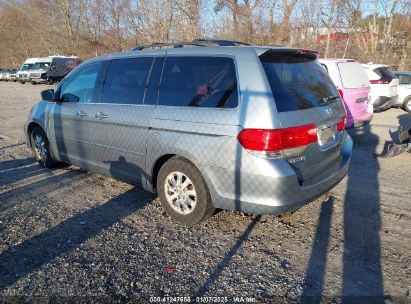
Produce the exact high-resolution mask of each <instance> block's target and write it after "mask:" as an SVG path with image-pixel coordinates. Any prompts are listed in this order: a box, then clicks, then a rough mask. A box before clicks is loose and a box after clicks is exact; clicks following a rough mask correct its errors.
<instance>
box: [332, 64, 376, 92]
mask: <svg viewBox="0 0 411 304" xmlns="http://www.w3.org/2000/svg"><path fill="white" fill-rule="evenodd" d="M338 69H339V70H340V76H341V82H342V85H343V87H344V88H346V89H357V88H363V87H369V86H370V81H369V80H368V76H367V73H366V72H365V70H364V68H363V67H362V66H361V65H360V64H359V63H358V62H356V61H347V62H340V63H338Z"/></svg>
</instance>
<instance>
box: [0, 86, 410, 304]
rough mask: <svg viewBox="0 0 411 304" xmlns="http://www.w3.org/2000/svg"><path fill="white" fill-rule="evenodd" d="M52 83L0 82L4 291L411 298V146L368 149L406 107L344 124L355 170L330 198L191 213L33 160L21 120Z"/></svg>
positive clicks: (27, 295)
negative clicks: (188, 218)
mask: <svg viewBox="0 0 411 304" xmlns="http://www.w3.org/2000/svg"><path fill="white" fill-rule="evenodd" d="M45 88H48V87H47V86H45V85H37V86H32V85H31V84H25V85H21V84H18V83H5V82H2V83H0V240H1V242H0V302H2V301H3V302H13V301H15V302H18V301H20V300H22V302H44V301H52V302H58V303H59V302H62V300H63V299H65V301H68V302H69V301H75V302H77V301H82V302H95V303H101V302H108V301H117V302H123V301H125V300H133V301H134V302H136V303H144V302H149V301H150V297H164V298H162V299H160V300H168V301H169V302H175V301H177V300H182V301H184V300H187V299H178V298H173V297H191V299H192V300H195V299H196V297H199V298H198V300H202V301H203V302H208V303H210V302H214V301H215V300H222V301H225V300H228V302H232V301H234V300H235V298H234V297H241V296H242V297H249V298H248V299H245V298H244V300H255V301H258V302H300V301H301V302H306V303H307V302H308V303H318V302H320V300H321V301H322V302H327V303H328V302H336V303H339V302H350V303H351V302H354V301H357V302H358V303H367V302H368V303H382V302H384V301H385V302H387V303H411V295H410V293H411V286H410V282H411V269H410V265H411V242H410V240H411V225H410V219H411V204H410V203H411V186H410V185H411V175H410V163H411V154H408V153H405V154H402V155H399V156H397V157H394V158H390V159H380V158H376V157H375V156H374V153H381V151H383V149H384V148H386V147H387V143H389V142H391V141H392V140H396V139H397V136H398V129H399V126H400V125H401V126H402V127H403V128H407V127H411V115H410V114H407V113H406V112H404V111H402V110H400V109H391V110H389V111H386V112H383V113H377V114H375V116H374V120H373V121H372V123H371V125H369V126H366V127H364V128H361V129H358V130H354V131H350V133H351V135H352V137H353V139H354V141H355V147H354V154H353V159H352V163H351V166H350V171H349V175H348V176H347V177H346V178H345V179H344V180H343V181H342V182H341V183H340V184H339V185H338V186H337V187H336V188H335V189H333V190H332V193H331V194H332V196H331V198H330V200H329V201H328V202H325V203H323V202H320V201H316V202H313V203H312V204H309V205H307V206H305V207H303V208H301V209H300V210H298V211H297V212H295V213H293V214H292V215H288V216H253V215H248V214H242V213H239V212H231V211H221V212H219V213H217V214H216V215H214V216H213V218H211V219H210V220H209V221H207V222H206V223H204V224H201V225H199V226H196V227H183V226H180V225H177V224H175V223H173V222H172V221H171V220H170V219H169V218H168V217H167V216H165V215H164V213H163V212H162V209H161V205H160V203H159V201H158V199H157V198H156V197H155V196H154V195H152V194H150V193H148V192H145V191H143V190H140V189H137V188H135V187H133V186H131V185H128V184H125V183H122V182H118V181H115V180H113V179H110V178H106V177H103V176H100V175H97V174H93V173H89V172H85V171H83V170H80V169H79V168H76V167H73V166H71V167H68V168H61V169H57V170H47V169H42V168H40V167H39V166H38V165H37V164H36V163H35V161H34V159H33V157H32V156H31V153H30V150H29V149H28V148H27V146H26V145H25V144H24V137H23V131H22V125H23V123H24V121H25V119H26V116H27V113H28V111H29V109H30V108H31V106H32V105H33V104H34V103H35V102H36V100H37V99H38V97H39V92H40V91H41V90H43V89H45ZM341 296H346V298H341ZM62 297H65V298H62ZM166 297H170V298H166ZM206 297H214V298H206ZM217 297H222V298H217ZM224 297H228V298H227V299H226V298H224ZM151 300H152V301H153V300H159V299H157V298H155V299H153V298H151ZM237 300H241V299H237Z"/></svg>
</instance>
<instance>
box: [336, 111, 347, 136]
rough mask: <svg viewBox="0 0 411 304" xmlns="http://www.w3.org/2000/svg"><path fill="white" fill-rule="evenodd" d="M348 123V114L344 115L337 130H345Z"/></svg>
mask: <svg viewBox="0 0 411 304" xmlns="http://www.w3.org/2000/svg"><path fill="white" fill-rule="evenodd" d="M346 125H347V116H346V115H344V117H343V119H342V120H341V121H340V122H339V123H338V124H337V130H338V131H339V132H341V131H344V130H345V127H346Z"/></svg>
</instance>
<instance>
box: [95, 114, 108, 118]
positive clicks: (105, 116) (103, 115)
mask: <svg viewBox="0 0 411 304" xmlns="http://www.w3.org/2000/svg"><path fill="white" fill-rule="evenodd" d="M94 116H95V117H96V118H98V119H103V118H108V115H106V114H104V113H103V112H98V113H97V114H96V115H94Z"/></svg>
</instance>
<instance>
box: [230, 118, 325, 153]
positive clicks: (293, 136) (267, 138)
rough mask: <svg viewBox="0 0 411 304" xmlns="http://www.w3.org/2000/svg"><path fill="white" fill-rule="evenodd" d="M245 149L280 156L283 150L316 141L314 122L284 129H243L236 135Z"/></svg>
mask: <svg viewBox="0 0 411 304" xmlns="http://www.w3.org/2000/svg"><path fill="white" fill-rule="evenodd" d="M237 138H238V141H239V142H240V144H241V145H242V146H243V147H244V148H245V149H247V150H249V151H252V152H257V153H259V154H260V153H262V154H263V155H265V156H268V157H270V156H271V157H274V156H280V155H281V152H282V151H283V150H287V149H295V148H300V147H305V146H307V145H309V144H311V143H314V142H316V141H317V127H316V126H315V125H314V124H308V125H304V126H298V127H291V128H285V129H274V130H272V129H244V130H242V131H241V132H240V134H238V136H237Z"/></svg>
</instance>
